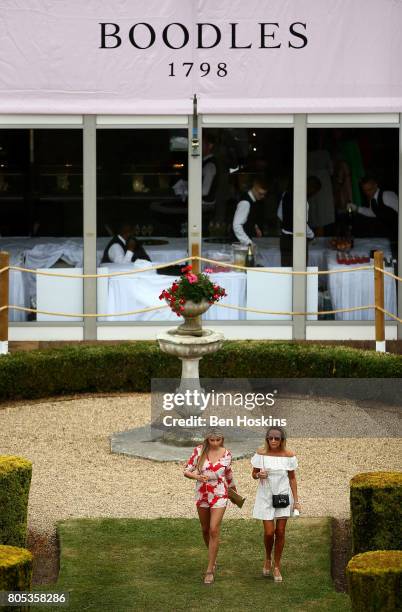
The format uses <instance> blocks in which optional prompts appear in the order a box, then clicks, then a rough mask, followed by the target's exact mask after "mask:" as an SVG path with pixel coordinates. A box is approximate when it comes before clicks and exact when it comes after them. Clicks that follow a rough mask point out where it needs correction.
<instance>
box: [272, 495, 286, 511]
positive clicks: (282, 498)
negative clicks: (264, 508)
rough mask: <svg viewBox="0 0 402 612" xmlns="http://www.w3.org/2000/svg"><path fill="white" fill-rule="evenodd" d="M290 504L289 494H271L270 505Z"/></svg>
mask: <svg viewBox="0 0 402 612" xmlns="http://www.w3.org/2000/svg"><path fill="white" fill-rule="evenodd" d="M289 504H290V500H289V495H288V494H287V493H279V495H272V505H273V507H274V508H287V507H288V506H289Z"/></svg>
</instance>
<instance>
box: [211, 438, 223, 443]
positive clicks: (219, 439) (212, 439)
mask: <svg viewBox="0 0 402 612" xmlns="http://www.w3.org/2000/svg"><path fill="white" fill-rule="evenodd" d="M208 440H209V441H210V442H220V441H221V440H222V438H208Z"/></svg>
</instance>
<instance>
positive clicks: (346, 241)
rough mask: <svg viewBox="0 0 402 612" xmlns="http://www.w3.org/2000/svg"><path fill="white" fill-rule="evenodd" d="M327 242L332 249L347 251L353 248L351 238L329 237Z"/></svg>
mask: <svg viewBox="0 0 402 612" xmlns="http://www.w3.org/2000/svg"><path fill="white" fill-rule="evenodd" d="M328 244H329V247H330V248H331V249H333V250H334V251H349V250H350V249H351V248H353V238H345V237H338V238H331V240H330V241H329V243H328Z"/></svg>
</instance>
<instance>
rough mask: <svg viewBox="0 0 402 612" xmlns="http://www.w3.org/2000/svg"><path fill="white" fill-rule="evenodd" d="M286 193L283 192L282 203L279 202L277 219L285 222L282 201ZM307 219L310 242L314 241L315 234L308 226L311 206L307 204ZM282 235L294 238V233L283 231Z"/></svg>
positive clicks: (307, 234)
mask: <svg viewBox="0 0 402 612" xmlns="http://www.w3.org/2000/svg"><path fill="white" fill-rule="evenodd" d="M285 193H286V192H283V194H282V197H281V201H280V202H279V206H278V210H277V213H276V215H277V217H278V218H279V219H280V220H281V221H283V210H282V200H283V196H284V195H285ZM306 208H307V218H306V237H307V238H308V239H310V240H312V239H313V238H315V234H314V232H313V230H312V229H311V227H310V226H309V224H308V209H309V205H308V202H307V206H306ZM281 231H282V234H285V235H286V236H293V232H288V231H287V230H284V229H282V230H281Z"/></svg>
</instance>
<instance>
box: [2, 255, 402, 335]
mask: <svg viewBox="0 0 402 612" xmlns="http://www.w3.org/2000/svg"><path fill="white" fill-rule="evenodd" d="M188 261H202V262H206V263H210V264H214V265H217V266H220V267H226V268H232V269H235V270H242V271H246V272H247V271H251V270H250V268H248V267H247V266H241V265H237V264H231V263H227V262H221V261H217V260H214V259H209V258H206V257H201V256H199V255H193V256H189V257H186V258H182V259H176V260H174V261H171V262H169V263H165V264H158V265H156V266H149V267H147V268H140V269H138V270H126V271H120V272H109V273H106V274H63V273H53V272H44V271H41V270H33V269H31V268H23V267H20V266H5V267H3V268H1V269H0V274H2V273H4V272H6V271H7V270H11V271H19V272H26V273H30V274H36V275H41V276H56V277H59V278H113V277H116V276H132V275H134V274H140V273H141V272H149V271H150V270H160V269H163V268H168V267H170V266H173V265H179V264H182V263H187V262H188ZM360 270H376V271H378V272H382V273H383V275H384V274H385V275H386V276H389V277H391V278H393V279H395V280H396V281H399V282H400V281H402V278H401V277H399V276H397V275H395V274H393V273H391V272H387V271H385V270H384V269H383V268H379V267H377V266H372V265H370V266H358V267H353V268H342V269H340V270H316V271H307V270H306V271H293V270H292V271H285V270H281V269H272V268H270V269H268V268H252V271H253V272H262V273H265V274H285V275H303V276H309V275H319V274H326V275H330V274H340V273H348V272H357V271H360ZM216 306H219V307H221V308H229V309H232V310H238V311H242V312H251V313H255V314H266V315H285V316H320V315H329V314H337V313H346V312H356V311H360V310H370V309H374V310H378V311H380V312H382V313H384V314H385V315H387V316H389V317H391V318H392V319H394V320H396V321H398V322H399V323H402V319H400V318H399V317H397V316H396V315H394V314H392V313H390V312H388V311H387V310H384V309H383V308H381V307H380V306H376V305H368V306H355V307H352V308H339V309H337V310H323V311H316V312H297V311H273V310H261V309H255V308H248V307H245V306H235V305H231V304H221V303H216ZM164 308H168V305H167V304H166V305H161V306H150V307H147V308H141V309H138V310H131V311H127V312H118V313H67V312H53V311H47V310H37V309H36V308H27V307H24V306H15V305H11V304H10V305H7V306H1V307H0V312H2V311H4V310H6V309H14V310H19V311H23V312H30V313H37V314H44V315H50V316H62V317H72V318H91V317H99V318H101V317H105V318H106V317H123V316H130V315H136V314H142V313H145V312H152V311H156V310H162V309H164Z"/></svg>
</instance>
